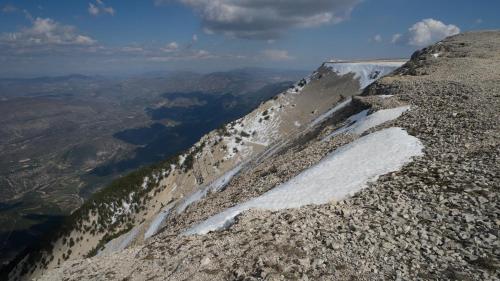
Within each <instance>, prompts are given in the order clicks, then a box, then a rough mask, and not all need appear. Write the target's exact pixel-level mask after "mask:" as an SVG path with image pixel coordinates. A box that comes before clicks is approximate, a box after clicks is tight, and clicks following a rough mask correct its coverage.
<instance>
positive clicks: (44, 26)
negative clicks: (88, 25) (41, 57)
mask: <svg viewBox="0 0 500 281" xmlns="http://www.w3.org/2000/svg"><path fill="white" fill-rule="evenodd" d="M95 44H96V40H94V39H92V38H91V37H89V36H86V35H83V34H79V33H78V32H77V30H76V29H75V28H74V27H73V26H69V25H63V24H61V23H58V22H56V21H54V20H52V19H50V18H36V19H34V20H33V22H32V25H31V26H30V27H26V28H22V29H21V30H20V31H18V32H12V33H3V34H0V49H2V50H3V52H2V53H4V54H5V53H6V52H13V53H30V52H31V53H40V52H44V51H50V52H54V51H58V50H61V48H74V47H89V46H93V45H95Z"/></svg>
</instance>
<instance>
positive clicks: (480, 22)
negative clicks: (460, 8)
mask: <svg viewBox="0 0 500 281" xmlns="http://www.w3.org/2000/svg"><path fill="white" fill-rule="evenodd" d="M475 23H476V24H482V23H483V19H481V18H479V19H476V21H475Z"/></svg>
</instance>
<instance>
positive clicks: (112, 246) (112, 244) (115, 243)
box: [97, 225, 142, 256]
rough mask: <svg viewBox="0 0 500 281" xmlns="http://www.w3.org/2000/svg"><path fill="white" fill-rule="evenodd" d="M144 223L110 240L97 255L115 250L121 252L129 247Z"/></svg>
mask: <svg viewBox="0 0 500 281" xmlns="http://www.w3.org/2000/svg"><path fill="white" fill-rule="evenodd" d="M141 226H142V225H138V226H136V227H134V228H132V230H130V231H129V232H127V233H125V234H123V235H121V236H119V237H117V238H115V239H113V240H111V241H109V242H108V243H106V245H104V248H103V249H102V250H100V251H99V252H98V253H97V256H101V255H106V254H110V253H114V252H119V251H122V250H124V249H125V248H127V247H128V246H129V245H130V243H132V241H134V239H135V238H136V237H137V235H138V234H139V231H140V230H141Z"/></svg>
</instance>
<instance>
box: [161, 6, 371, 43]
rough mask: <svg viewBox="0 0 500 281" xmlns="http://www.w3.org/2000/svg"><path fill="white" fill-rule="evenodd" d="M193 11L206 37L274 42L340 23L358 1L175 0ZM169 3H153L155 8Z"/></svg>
mask: <svg viewBox="0 0 500 281" xmlns="http://www.w3.org/2000/svg"><path fill="white" fill-rule="evenodd" d="M177 1H179V2H181V3H183V4H185V5H187V6H188V7H191V8H192V9H193V10H195V11H196V12H197V13H198V14H199V15H200V17H201V19H202V22H203V29H204V31H205V32H206V33H208V34H212V33H221V34H225V35H228V36H231V37H238V38H249V39H262V40H268V39H275V38H278V37H280V36H281V35H282V33H283V32H285V31H286V30H288V29H290V28H294V27H299V28H307V27H314V26H319V25H324V24H335V23H339V22H341V21H343V20H345V19H347V18H348V17H349V15H350V14H351V11H352V9H353V8H354V7H355V6H356V5H357V4H358V3H359V2H360V1H361V0H274V1H268V0H217V1H213V0H177ZM168 2H171V0H156V1H155V3H156V4H162V3H168Z"/></svg>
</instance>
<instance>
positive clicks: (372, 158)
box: [184, 128, 423, 235]
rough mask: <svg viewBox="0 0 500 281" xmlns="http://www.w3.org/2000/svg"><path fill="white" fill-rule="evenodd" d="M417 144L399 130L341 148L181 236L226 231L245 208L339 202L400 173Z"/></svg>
mask: <svg viewBox="0 0 500 281" xmlns="http://www.w3.org/2000/svg"><path fill="white" fill-rule="evenodd" d="M422 149H423V146H422V144H421V142H420V141H419V140H418V139H417V138H415V137H413V136H410V135H408V134H407V133H406V131H404V130H403V129H402V128H389V129H384V130H381V131H378V132H375V133H372V134H369V135H367V136H364V137H361V138H359V139H357V140H356V141H354V142H352V143H350V144H348V145H345V146H344V147H342V148H340V149H338V150H336V151H335V152H333V153H331V154H329V155H328V156H326V157H325V158H324V159H323V160H321V161H320V162H319V163H317V164H316V165H314V166H312V167H311V168H309V169H307V170H305V171H303V172H302V173H300V174H299V175H298V176H296V177H294V178H292V179H291V180H290V181H288V182H286V183H284V184H282V185H280V186H278V187H276V188H274V189H272V190H270V191H268V192H266V193H264V194H263V195H261V196H259V197H256V198H254V199H252V200H250V201H247V202H245V203H242V204H239V205H236V206H234V207H232V208H229V209H227V210H226V211H224V212H222V213H219V214H217V215H215V216H212V217H210V218H208V219H207V220H205V221H203V222H201V223H200V224H198V225H195V226H194V227H192V228H190V229H188V230H186V231H185V232H184V234H185V235H190V234H206V233H208V232H210V231H215V230H220V229H224V228H227V227H228V226H230V225H231V224H232V223H233V222H234V218H235V217H236V216H237V215H239V214H240V213H241V212H243V211H246V210H249V209H253V208H256V209H265V210H280V209H286V208H298V207H301V206H305V205H309V204H325V203H328V202H330V201H332V200H341V199H343V198H345V197H347V196H350V195H352V194H354V193H356V192H358V191H359V190H361V189H362V188H365V187H366V186H367V183H368V182H370V181H374V180H376V179H377V178H378V177H379V176H380V175H383V174H387V173H390V172H393V171H397V170H399V169H400V168H401V167H402V166H403V165H404V164H406V163H409V162H410V161H412V160H411V158H412V157H413V156H419V155H422Z"/></svg>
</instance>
